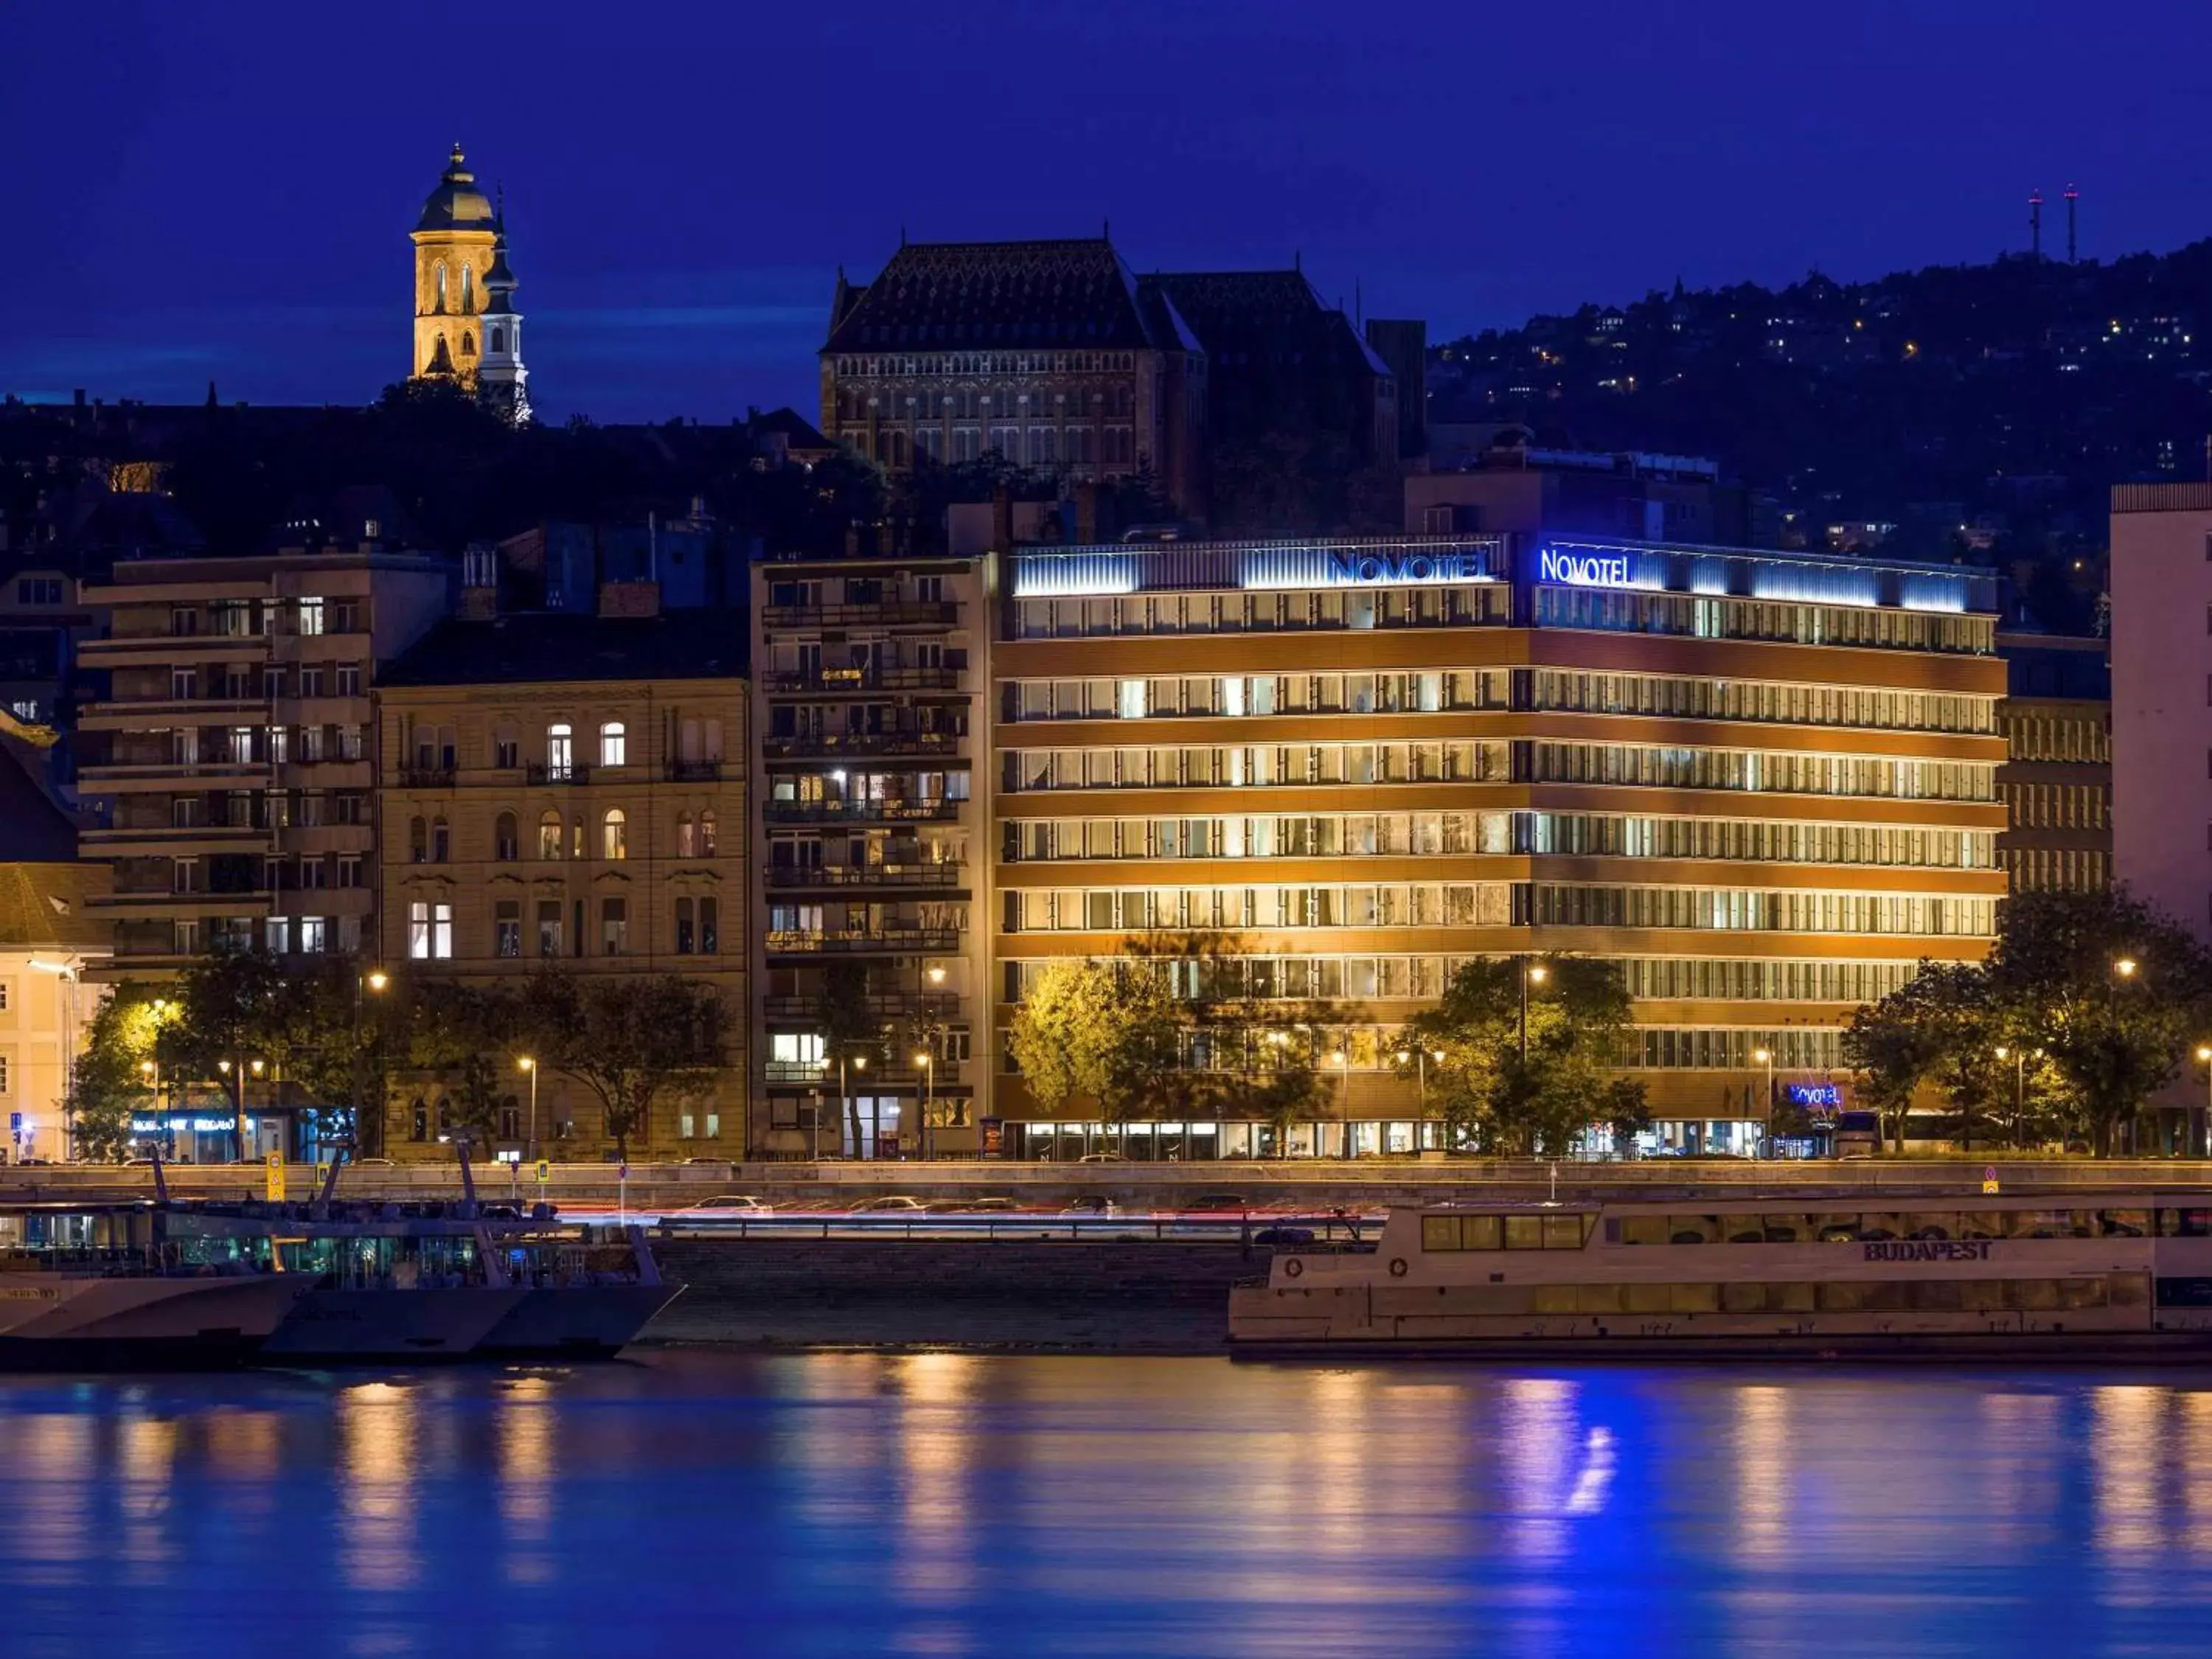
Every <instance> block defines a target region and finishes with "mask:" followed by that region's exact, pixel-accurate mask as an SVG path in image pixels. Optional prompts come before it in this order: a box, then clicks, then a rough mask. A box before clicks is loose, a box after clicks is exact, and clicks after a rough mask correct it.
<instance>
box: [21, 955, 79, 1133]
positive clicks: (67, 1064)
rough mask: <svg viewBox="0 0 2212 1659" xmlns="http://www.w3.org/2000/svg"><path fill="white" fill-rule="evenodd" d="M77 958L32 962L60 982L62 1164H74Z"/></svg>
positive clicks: (57, 989) (57, 999) (56, 995)
mask: <svg viewBox="0 0 2212 1659" xmlns="http://www.w3.org/2000/svg"><path fill="white" fill-rule="evenodd" d="M80 965H81V964H80V963H79V960H78V958H77V957H74V956H72V957H68V958H67V959H66V960H64V961H61V962H46V961H44V960H42V959H40V957H32V958H31V966H32V968H33V969H34V970H36V971H37V972H39V973H41V974H52V975H54V977H55V978H56V979H57V980H58V981H59V983H58V985H57V986H56V987H55V990H54V1001H55V1004H56V1009H57V1012H58V1013H59V1015H60V1018H59V1020H58V1022H57V1023H58V1024H59V1025H60V1027H61V1033H60V1035H61V1062H62V1161H63V1162H64V1164H72V1163H75V1162H76V987H77V985H78V983H79V981H78V979H77V969H78V967H79V966H80Z"/></svg>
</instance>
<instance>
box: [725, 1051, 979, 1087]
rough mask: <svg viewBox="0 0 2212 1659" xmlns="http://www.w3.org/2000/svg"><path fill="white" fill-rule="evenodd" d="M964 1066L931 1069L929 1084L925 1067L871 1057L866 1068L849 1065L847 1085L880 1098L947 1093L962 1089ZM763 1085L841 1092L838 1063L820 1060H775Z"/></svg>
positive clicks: (947, 1063) (942, 1064)
mask: <svg viewBox="0 0 2212 1659" xmlns="http://www.w3.org/2000/svg"><path fill="white" fill-rule="evenodd" d="M973 1063H974V1062H973V1061H968V1062H963V1061H960V1060H945V1061H942V1062H940V1063H939V1064H938V1065H937V1066H933V1067H931V1068H930V1069H931V1070H933V1071H934V1072H935V1073H936V1076H934V1077H933V1078H929V1079H927V1080H925V1079H924V1077H923V1072H922V1067H921V1066H916V1065H915V1064H913V1063H912V1062H911V1061H908V1062H907V1063H904V1064H902V1065H897V1066H886V1065H885V1064H884V1062H883V1061H882V1060H879V1059H877V1058H875V1057H873V1056H871V1057H870V1059H869V1060H868V1063H867V1065H866V1066H862V1067H854V1066H852V1065H851V1064H850V1063H849V1062H848V1065H847V1067H846V1072H845V1085H846V1087H847V1088H848V1090H849V1091H851V1092H852V1093H854V1094H856V1095H863V1094H878V1093H880V1092H882V1091H884V1090H885V1089H898V1090H911V1091H914V1092H915V1094H920V1093H921V1092H922V1091H923V1089H924V1088H925V1086H927V1087H928V1088H931V1089H933V1090H934V1091H937V1092H939V1093H943V1092H944V1091H946V1090H949V1089H957V1088H958V1087H960V1086H961V1071H962V1068H963V1064H969V1065H972V1064H973ZM764 1066H765V1068H766V1070H765V1075H764V1076H763V1081H764V1082H766V1083H769V1084H770V1085H777V1084H781V1085H784V1086H786V1087H788V1086H790V1085H793V1084H797V1085H800V1086H802V1087H804V1088H809V1089H821V1090H823V1091H826V1092H827V1093H829V1094H832V1095H834V1094H836V1092H837V1062H836V1061H835V1060H768V1061H765V1062H764Z"/></svg>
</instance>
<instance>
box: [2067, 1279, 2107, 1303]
mask: <svg viewBox="0 0 2212 1659" xmlns="http://www.w3.org/2000/svg"><path fill="white" fill-rule="evenodd" d="M2058 1305H2059V1306H2060V1307H2062V1308H2101V1307H2103V1306H2104V1305H2105V1281H2104V1280H2103V1279H2060V1280H2059V1281H2058Z"/></svg>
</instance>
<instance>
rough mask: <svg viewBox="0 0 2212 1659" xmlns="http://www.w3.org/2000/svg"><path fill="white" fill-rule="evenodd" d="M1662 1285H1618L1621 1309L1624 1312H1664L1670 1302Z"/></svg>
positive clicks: (1668, 1307)
mask: <svg viewBox="0 0 2212 1659" xmlns="http://www.w3.org/2000/svg"><path fill="white" fill-rule="evenodd" d="M1667 1288H1668V1287H1667V1286H1666V1285H1622V1286H1621V1287H1620V1304H1621V1309H1622V1311H1624V1312H1626V1313H1666V1312H1668V1311H1669V1309H1670V1305H1671V1304H1669V1302H1668V1296H1667Z"/></svg>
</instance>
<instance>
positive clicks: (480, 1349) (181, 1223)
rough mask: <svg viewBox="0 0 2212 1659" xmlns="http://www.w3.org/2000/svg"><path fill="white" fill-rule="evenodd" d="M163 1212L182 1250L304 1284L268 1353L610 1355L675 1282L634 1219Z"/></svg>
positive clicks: (385, 1357) (193, 1257) (358, 1207)
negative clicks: (611, 1222) (577, 1223)
mask: <svg viewBox="0 0 2212 1659" xmlns="http://www.w3.org/2000/svg"><path fill="white" fill-rule="evenodd" d="M410 1209H413V1210H416V1211H417V1212H416V1213H412V1214H410V1213H407V1210H410ZM424 1211H435V1212H436V1213H425V1212H424ZM167 1227H168V1231H169V1235H170V1237H171V1239H172V1241H173V1249H175V1250H176V1251H178V1252H179V1255H180V1256H181V1257H182V1259H184V1260H185V1261H191V1262H194V1263H204V1264H208V1265H210V1266H215V1267H228V1266H242V1267H246V1268H249V1269H253V1270H258V1271H264V1272H270V1273H277V1274H281V1275H283V1276H284V1277H286V1278H289V1279H295V1280H296V1281H298V1282H299V1283H300V1284H301V1286H302V1288H303V1290H304V1291H305V1293H304V1294H303V1295H302V1296H301V1297H300V1298H299V1300H298V1303H297V1304H296V1306H295V1307H294V1308H293V1309H292V1310H291V1311H290V1313H289V1316H288V1317H287V1318H286V1319H285V1320H284V1321H283V1323H282V1324H281V1325H279V1326H278V1327H277V1328H276V1331H275V1332H274V1333H273V1334H271V1335H270V1337H269V1339H268V1340H267V1341H266V1342H264V1344H263V1345H262V1346H261V1348H260V1351H259V1353H258V1358H259V1359H260V1361H261V1362H262V1363H264V1364H360V1363H374V1364H383V1363H387V1362H391V1361H406V1360H414V1361H423V1360H452V1359H529V1358H564V1359H591V1358H607V1357H610V1356H611V1355H613V1354H615V1353H617V1352H620V1351H621V1350H622V1349H623V1347H624V1346H627V1345H628V1344H629V1342H630V1341H631V1340H634V1339H635V1337H636V1336H637V1334H638V1333H639V1332H640V1331H641V1330H643V1329H644V1328H645V1326H646V1324H647V1322H649V1321H650V1320H651V1319H652V1318H653V1316H654V1315H655V1314H657V1313H659V1311H660V1310H661V1309H663V1308H664V1307H665V1306H667V1305H668V1304H669V1303H670V1302H671V1301H673V1300H674V1299H675V1298H676V1297H677V1296H678V1294H680V1293H681V1291H682V1290H683V1286H681V1285H670V1284H668V1283H666V1282H665V1281H664V1280H663V1279H662V1278H661V1276H660V1272H659V1266H658V1264H657V1263H656V1262H655V1261H654V1260H653V1251H652V1249H651V1247H650V1246H649V1245H648V1244H647V1243H646V1240H645V1236H644V1232H643V1230H642V1229H641V1228H637V1227H629V1228H604V1229H585V1228H578V1227H573V1226H563V1225H560V1224H558V1223H556V1222H554V1221H553V1220H551V1219H550V1218H542V1217H529V1218H526V1217H517V1216H499V1215H489V1214H484V1213H482V1212H481V1211H480V1206H477V1205H475V1204H474V1203H472V1202H471V1203H463V1204H454V1205H450V1206H448V1205H442V1204H441V1205H432V1206H404V1207H403V1206H397V1205H377V1204H363V1203H349V1204H335V1203H331V1202H327V1201H323V1202H316V1203H312V1204H258V1203H244V1204H191V1203H179V1204H173V1205H171V1206H168V1211H167Z"/></svg>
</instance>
